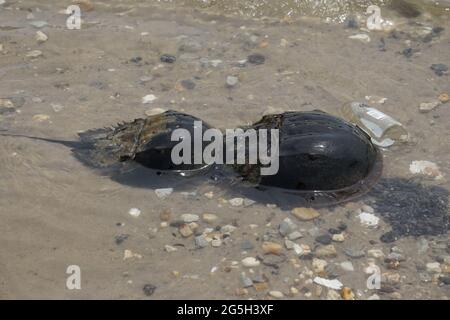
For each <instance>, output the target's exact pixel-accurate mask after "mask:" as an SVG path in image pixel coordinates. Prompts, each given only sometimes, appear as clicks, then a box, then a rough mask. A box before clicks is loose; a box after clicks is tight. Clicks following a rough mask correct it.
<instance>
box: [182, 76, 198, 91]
mask: <svg viewBox="0 0 450 320" xmlns="http://www.w3.org/2000/svg"><path fill="white" fill-rule="evenodd" d="M180 84H181V86H182V87H183V88H184V89H187V90H193V89H194V88H195V82H194V81H192V80H190V79H187V80H181V81H180Z"/></svg>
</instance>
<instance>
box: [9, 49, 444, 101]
mask: <svg viewBox="0 0 450 320" xmlns="http://www.w3.org/2000/svg"><path fill="white" fill-rule="evenodd" d="M0 51H1V50H0ZM438 99H439V101H440V102H441V103H447V102H448V101H449V100H450V97H449V95H448V93H441V94H440V95H439V97H438Z"/></svg>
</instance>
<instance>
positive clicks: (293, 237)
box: [288, 231, 303, 241]
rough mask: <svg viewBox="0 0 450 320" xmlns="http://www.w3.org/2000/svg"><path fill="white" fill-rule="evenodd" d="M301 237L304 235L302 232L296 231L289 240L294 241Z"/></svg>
mask: <svg viewBox="0 0 450 320" xmlns="http://www.w3.org/2000/svg"><path fill="white" fill-rule="evenodd" d="M301 237H303V235H302V234H301V233H300V231H294V232H291V233H289V234H288V239H289V240H292V241H293V240H297V239H300V238H301Z"/></svg>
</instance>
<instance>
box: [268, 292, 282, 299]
mask: <svg viewBox="0 0 450 320" xmlns="http://www.w3.org/2000/svg"><path fill="white" fill-rule="evenodd" d="M269 296H271V297H272V298H275V299H281V298H283V297H284V294H283V293H282V292H281V291H269Z"/></svg>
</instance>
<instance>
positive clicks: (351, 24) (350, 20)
mask: <svg viewBox="0 0 450 320" xmlns="http://www.w3.org/2000/svg"><path fill="white" fill-rule="evenodd" d="M344 24H345V27H346V28H349V29H358V28H359V24H358V21H357V20H356V18H355V17H353V16H349V17H347V19H345V22H344Z"/></svg>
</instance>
